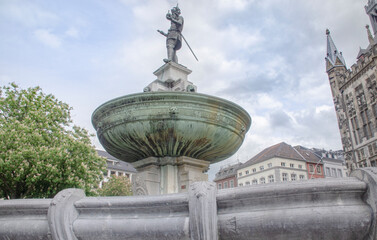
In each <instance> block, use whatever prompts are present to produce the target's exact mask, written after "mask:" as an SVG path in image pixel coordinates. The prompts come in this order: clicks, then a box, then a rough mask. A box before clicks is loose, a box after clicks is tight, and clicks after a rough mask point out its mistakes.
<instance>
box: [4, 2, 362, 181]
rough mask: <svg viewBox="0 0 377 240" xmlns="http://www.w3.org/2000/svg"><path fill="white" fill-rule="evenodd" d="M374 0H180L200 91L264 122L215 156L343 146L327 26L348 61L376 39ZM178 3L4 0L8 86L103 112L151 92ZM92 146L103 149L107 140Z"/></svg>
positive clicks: (83, 114)
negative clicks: (368, 8)
mask: <svg viewBox="0 0 377 240" xmlns="http://www.w3.org/2000/svg"><path fill="white" fill-rule="evenodd" d="M366 3H367V0H331V1H329V0H315V1H302V0H263V1H262V0H179V6H180V8H181V11H182V16H183V17H184V18H185V26H184V30H183V34H184V35H185V37H186V39H187V40H188V41H189V43H190V45H191V47H192V48H193V49H194V51H195V53H196V55H197V57H198V58H199V62H197V61H196V60H195V59H194V57H193V56H192V55H191V53H190V51H189V49H188V48H187V46H183V48H182V49H181V50H180V51H179V52H178V57H179V62H180V63H181V64H183V65H185V66H187V67H189V68H190V69H192V70H193V72H192V74H191V75H190V76H189V80H190V81H192V82H194V84H196V85H197V86H198V92H200V93H205V94H210V95H215V96H219V97H222V98H225V99H228V100H231V101H233V102H235V103H237V104H239V105H240V106H242V107H243V108H245V109H246V110H247V111H248V112H249V114H250V115H251V117H252V119H253V123H252V126H251V128H250V130H249V132H248V133H247V136H246V139H245V141H244V143H243V145H242V147H241V148H240V150H239V151H238V152H237V153H236V154H235V155H234V156H232V157H231V158H230V159H228V160H226V161H223V162H221V163H217V164H213V165H211V170H210V172H209V173H210V178H212V177H213V174H214V172H216V171H217V170H218V168H219V167H220V166H223V165H226V164H229V163H235V162H237V160H239V161H240V162H245V161H247V160H248V159H250V158H251V157H253V156H254V155H255V154H257V153H258V152H260V151H261V150H263V149H264V148H266V147H269V146H271V145H273V144H276V143H279V142H282V141H284V142H286V143H288V144H291V145H303V146H306V147H316V148H325V149H328V150H329V149H332V150H338V149H341V148H342V147H341V142H340V134H339V130H338V128H337V122H336V116H335V111H334V107H333V103H332V97H331V92H330V87H329V83H328V78H327V74H326V72H325V61H324V58H325V55H326V35H325V30H326V28H329V29H330V31H331V35H332V37H333V40H334V41H335V44H336V46H337V47H338V50H339V51H342V52H343V56H344V58H345V60H346V63H347V66H348V67H349V66H350V65H352V64H353V63H354V62H355V58H356V56H357V53H358V51H359V47H363V48H365V47H366V46H367V42H368V40H367V34H366V30H365V25H366V24H369V18H368V16H367V15H366V14H365V11H364V5H365V4H366ZM176 4H177V0H107V1H105V0H80V1H76V0H64V1H63V0H58V1H47V0H0V85H2V86H3V85H6V84H8V83H9V82H15V83H17V84H19V85H20V86H21V87H23V88H27V87H32V86H40V87H42V89H43V91H44V92H46V93H52V94H54V95H55V96H56V97H57V98H58V99H60V100H62V101H64V102H66V103H68V104H69V105H70V106H72V107H73V109H74V110H73V112H72V115H73V120H74V123H75V124H76V125H79V126H81V127H84V128H86V129H88V130H89V131H90V132H91V133H95V131H94V129H93V127H92V125H91V114H92V112H93V111H94V110H95V109H96V108H97V107H98V106H99V105H101V104H102V103H104V102H105V101H108V100H110V99H112V98H115V97H119V96H122V95H127V94H131V93H137V92H141V91H142V89H143V88H144V87H145V86H147V85H148V84H149V83H150V82H151V81H153V80H154V79H155V76H154V75H153V74H152V73H153V71H154V70H156V69H157V68H159V67H160V66H161V65H162V64H163V62H162V59H163V58H165V57H166V48H165V38H164V37H163V36H161V35H160V34H158V33H157V32H156V30H157V29H161V30H163V31H166V30H167V29H168V28H169V22H168V21H167V20H166V19H165V14H166V12H167V11H168V10H169V9H171V8H172V7H173V6H175V5H176ZM93 145H95V146H96V147H97V148H99V149H101V148H102V147H101V145H100V144H99V142H98V141H97V139H96V138H93Z"/></svg>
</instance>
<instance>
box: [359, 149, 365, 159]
mask: <svg viewBox="0 0 377 240" xmlns="http://www.w3.org/2000/svg"><path fill="white" fill-rule="evenodd" d="M360 154H361V158H362V159H364V158H365V152H364V148H362V149H360Z"/></svg>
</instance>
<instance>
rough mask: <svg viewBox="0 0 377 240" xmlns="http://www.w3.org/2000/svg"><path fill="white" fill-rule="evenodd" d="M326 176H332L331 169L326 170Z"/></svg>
mask: <svg viewBox="0 0 377 240" xmlns="http://www.w3.org/2000/svg"><path fill="white" fill-rule="evenodd" d="M326 176H331V173H330V168H328V167H327V168H326Z"/></svg>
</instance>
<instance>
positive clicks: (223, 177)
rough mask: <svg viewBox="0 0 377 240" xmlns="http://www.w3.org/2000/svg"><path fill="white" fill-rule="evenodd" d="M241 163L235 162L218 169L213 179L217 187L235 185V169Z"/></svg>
mask: <svg viewBox="0 0 377 240" xmlns="http://www.w3.org/2000/svg"><path fill="white" fill-rule="evenodd" d="M241 165H242V163H237V164H233V165H230V166H227V167H222V168H221V169H220V171H219V172H217V173H216V177H215V179H214V180H213V181H214V182H215V183H216V186H217V189H223V188H233V187H237V186H238V183H237V170H238V168H239V167H240V166H241Z"/></svg>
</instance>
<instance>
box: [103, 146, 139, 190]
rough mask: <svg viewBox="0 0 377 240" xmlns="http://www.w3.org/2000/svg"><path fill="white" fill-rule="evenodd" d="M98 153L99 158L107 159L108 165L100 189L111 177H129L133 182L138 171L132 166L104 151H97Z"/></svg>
mask: <svg viewBox="0 0 377 240" xmlns="http://www.w3.org/2000/svg"><path fill="white" fill-rule="evenodd" d="M97 153H98V155H99V156H101V157H104V158H106V164H107V165H106V172H105V173H104V179H103V181H102V182H101V183H100V187H102V183H103V182H107V181H109V179H110V178H111V176H127V177H128V178H129V179H130V180H132V176H133V175H134V174H136V173H137V171H136V169H135V168H134V167H133V166H132V165H131V164H129V163H126V162H124V161H120V160H119V159H116V158H115V157H113V156H111V155H110V154H108V153H107V152H105V151H102V150H97Z"/></svg>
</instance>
